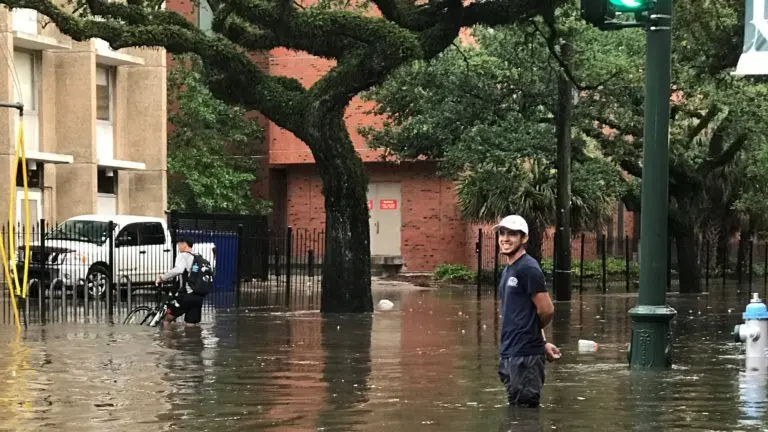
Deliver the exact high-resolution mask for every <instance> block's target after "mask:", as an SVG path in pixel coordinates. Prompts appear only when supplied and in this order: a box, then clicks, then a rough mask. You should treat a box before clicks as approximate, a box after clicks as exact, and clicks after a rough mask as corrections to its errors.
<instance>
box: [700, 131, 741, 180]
mask: <svg viewBox="0 0 768 432" xmlns="http://www.w3.org/2000/svg"><path fill="white" fill-rule="evenodd" d="M713 139H714V138H713ZM746 143H747V134H745V133H742V134H740V135H739V136H738V137H736V139H735V140H733V142H732V143H731V145H729V146H728V147H726V148H725V149H724V150H723V151H721V152H720V153H719V154H717V155H715V156H710V157H707V158H706V159H704V160H703V161H702V162H701V163H700V164H699V166H698V167H697V168H696V172H698V173H699V175H701V176H705V175H707V174H709V173H711V172H712V171H713V170H715V169H717V168H720V167H722V166H724V165H727V164H728V163H730V162H731V161H733V158H735V157H736V155H737V154H738V153H739V152H740V151H741V149H743V148H744V145H745V144H746Z"/></svg>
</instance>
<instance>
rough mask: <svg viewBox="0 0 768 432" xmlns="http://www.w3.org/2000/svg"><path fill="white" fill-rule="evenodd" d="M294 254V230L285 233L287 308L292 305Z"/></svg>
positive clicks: (289, 228) (290, 229)
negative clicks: (292, 263)
mask: <svg viewBox="0 0 768 432" xmlns="http://www.w3.org/2000/svg"><path fill="white" fill-rule="evenodd" d="M292 254H293V228H291V227H288V229H287V230H286V232H285V307H290V305H291V261H292V260H291V258H292V257H291V255H292Z"/></svg>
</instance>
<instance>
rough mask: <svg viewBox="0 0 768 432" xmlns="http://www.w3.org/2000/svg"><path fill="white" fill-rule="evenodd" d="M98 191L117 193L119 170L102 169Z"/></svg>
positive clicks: (99, 175)
mask: <svg viewBox="0 0 768 432" xmlns="http://www.w3.org/2000/svg"><path fill="white" fill-rule="evenodd" d="M97 182H98V184H97V192H98V193H100V194H112V195H116V194H117V171H116V170H111V169H100V170H99V173H98V176H97Z"/></svg>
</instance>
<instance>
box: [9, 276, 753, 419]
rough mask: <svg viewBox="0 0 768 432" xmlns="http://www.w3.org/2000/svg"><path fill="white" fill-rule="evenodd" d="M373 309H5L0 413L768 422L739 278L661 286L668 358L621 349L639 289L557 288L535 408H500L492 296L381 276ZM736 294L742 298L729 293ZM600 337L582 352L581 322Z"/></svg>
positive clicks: (585, 334)
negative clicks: (384, 303) (12, 321)
mask: <svg viewBox="0 0 768 432" xmlns="http://www.w3.org/2000/svg"><path fill="white" fill-rule="evenodd" d="M375 297H376V301H378V300H379V299H381V298H388V299H390V300H392V301H393V302H394V303H395V309H394V310H392V311H387V312H376V313H375V314H374V315H373V316H368V317H359V316H336V317H329V318H321V317H320V315H319V314H317V313H313V312H305V313H286V314H281V313H242V312H241V313H240V314H234V313H232V314H222V313H217V314H216V316H215V322H212V323H206V324H205V325H204V326H202V328H198V329H185V328H181V327H174V328H170V329H157V328H146V327H125V326H122V325H114V326H107V325H98V324H93V325H91V324H87V325H86V324H51V325H47V326H44V327H42V326H38V327H30V329H29V330H27V331H26V333H23V334H22V335H21V336H20V337H19V338H17V337H16V336H15V330H14V329H13V328H12V327H10V326H3V327H0V344H2V346H5V347H7V348H6V350H5V352H4V353H3V354H2V357H0V430H13V431H32V430H57V431H58V430H62V431H67V430H76V431H103V430H115V431H123V430H125V431H144V430H146V431H156V430H169V429H183V430H209V431H231V430H247V431H251V430H270V431H289V430H290V431H305V430H306V431H309V430H323V431H395V432H397V431H441V432H446V431H507V430H511V431H539V430H541V431H552V430H564V431H595V430H598V431H599V430H605V431H620V430H641V431H645V430H647V431H657V430H665V431H675V430H717V431H734V430H744V431H747V430H749V431H751V430H766V428H767V427H768V426H766V425H768V416H767V415H766V377H765V376H762V375H747V374H745V372H744V355H743V349H742V348H741V345H740V344H737V343H733V342H732V339H731V336H730V332H731V330H732V329H733V326H734V325H735V324H738V323H739V322H741V318H740V314H741V312H742V311H743V309H744V306H745V304H746V301H747V298H746V293H744V294H742V295H741V296H737V295H736V294H732V295H728V296H726V295H724V294H723V293H717V292H712V293H711V294H704V295H695V296H680V295H673V296H670V297H669V302H670V304H671V305H672V306H673V307H675V308H676V309H677V310H678V316H677V318H676V321H675V323H674V341H675V342H674V353H675V366H674V368H673V369H672V370H670V371H663V372H651V373H649V372H631V371H630V370H629V369H628V366H627V342H628V340H629V332H630V321H629V319H628V317H627V314H626V311H627V310H628V309H629V308H631V307H632V306H633V305H634V302H635V298H634V296H625V295H608V296H602V295H595V296H584V297H582V298H578V297H577V298H575V299H574V301H572V302H571V303H558V304H556V321H555V323H554V327H553V328H552V329H551V331H550V335H549V338H550V339H551V340H553V341H554V342H556V343H557V344H558V345H559V346H560V348H561V349H562V351H563V354H564V356H563V359H562V360H561V361H559V362H557V363H551V364H548V366H547V379H546V385H545V390H544V393H543V395H542V406H541V408H540V409H538V410H535V409H509V408H507V407H506V405H505V400H506V399H505V394H504V390H503V388H502V386H501V384H500V383H499V381H498V378H497V374H496V368H497V362H498V358H497V347H496V340H497V338H498V317H497V316H496V314H494V307H496V305H495V304H494V303H495V302H494V299H493V297H492V296H488V297H483V298H482V299H481V300H480V301H478V300H477V299H476V297H475V295H474V294H473V293H472V292H471V291H470V292H464V291H461V290H440V291H434V290H433V291H418V290H405V291H402V290H395V289H393V290H391V291H386V290H385V291H377V292H376V294H375ZM739 297H740V298H739ZM580 338H583V339H592V340H595V341H597V342H598V343H599V344H600V345H599V350H598V352H596V353H579V352H578V350H577V341H578V339H580Z"/></svg>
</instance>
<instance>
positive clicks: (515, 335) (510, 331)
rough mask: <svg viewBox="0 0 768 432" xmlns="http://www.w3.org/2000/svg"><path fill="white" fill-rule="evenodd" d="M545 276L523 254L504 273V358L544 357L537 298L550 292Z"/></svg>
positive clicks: (501, 283)
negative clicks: (541, 293)
mask: <svg viewBox="0 0 768 432" xmlns="http://www.w3.org/2000/svg"><path fill="white" fill-rule="evenodd" d="M546 291H547V287H546V285H545V283H544V273H543V272H542V271H541V267H540V266H539V263H538V262H536V260H535V259H534V258H533V257H531V256H530V255H528V254H523V256H521V257H520V258H518V260H517V261H515V262H513V263H512V264H509V265H507V266H506V267H505V268H504V271H503V272H502V274H501V281H500V282H499V296H500V297H501V357H502V358H507V357H523V356H530V355H539V354H544V338H543V337H542V336H541V326H540V325H539V316H538V314H537V313H536V304H535V303H534V302H533V295H534V294H536V293H537V292H546Z"/></svg>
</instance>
